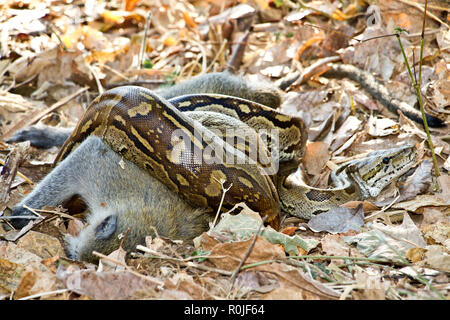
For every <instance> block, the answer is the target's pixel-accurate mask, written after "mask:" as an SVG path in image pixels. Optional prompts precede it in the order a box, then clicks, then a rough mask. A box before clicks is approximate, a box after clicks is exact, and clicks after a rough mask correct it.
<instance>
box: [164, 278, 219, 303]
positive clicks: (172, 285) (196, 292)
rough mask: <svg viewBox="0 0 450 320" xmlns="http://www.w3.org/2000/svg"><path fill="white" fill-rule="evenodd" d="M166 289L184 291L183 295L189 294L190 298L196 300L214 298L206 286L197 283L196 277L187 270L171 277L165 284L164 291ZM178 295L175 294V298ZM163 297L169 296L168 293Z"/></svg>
mask: <svg viewBox="0 0 450 320" xmlns="http://www.w3.org/2000/svg"><path fill="white" fill-rule="evenodd" d="M166 290H173V291H174V292H175V290H176V291H177V292H182V293H183V295H187V296H188V297H190V299H195V300H210V299H213V297H212V296H211V295H210V294H209V293H208V291H207V290H206V289H205V288H203V287H202V286H200V285H199V284H197V283H195V281H194V278H193V277H192V276H191V275H188V274H186V273H185V272H179V273H177V274H175V275H174V276H173V277H172V278H171V279H167V280H166V282H165V284H164V291H166ZM171 295H172V294H171ZM183 295H181V296H183ZM176 297H180V296H179V294H178V293H177V294H175V296H174V298H176ZM161 298H163V299H164V298H168V297H167V295H166V294H163V296H162V297H161ZM176 299H177V298H176ZM183 299H184V298H183Z"/></svg>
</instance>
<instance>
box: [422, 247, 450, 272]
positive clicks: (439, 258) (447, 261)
mask: <svg viewBox="0 0 450 320" xmlns="http://www.w3.org/2000/svg"><path fill="white" fill-rule="evenodd" d="M426 249H427V252H426V253H425V257H426V259H425V262H426V263H427V264H428V265H429V266H430V267H431V268H434V269H438V270H442V271H445V272H450V255H449V254H448V251H447V252H445V251H446V250H445V249H444V248H443V247H442V246H438V245H432V246H427V248H426Z"/></svg>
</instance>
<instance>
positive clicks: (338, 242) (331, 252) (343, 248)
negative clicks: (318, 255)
mask: <svg viewBox="0 0 450 320" xmlns="http://www.w3.org/2000/svg"><path fill="white" fill-rule="evenodd" d="M320 243H321V245H322V250H323V251H324V253H325V254H326V255H328V256H348V255H349V253H350V248H351V247H350V246H349V245H348V244H346V243H345V242H344V240H343V239H342V236H341V235H338V234H327V235H326V236H325V237H323V238H322V239H321V240H320Z"/></svg>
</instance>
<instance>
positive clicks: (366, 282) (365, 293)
mask: <svg viewBox="0 0 450 320" xmlns="http://www.w3.org/2000/svg"><path fill="white" fill-rule="evenodd" d="M355 280H356V287H357V288H358V291H354V292H353V296H354V298H355V299H356V300H386V289H387V288H388V287H389V282H385V281H383V280H382V275H381V274H380V273H376V274H374V273H372V274H369V273H368V272H366V271H362V270H358V271H357V272H356V274H355Z"/></svg>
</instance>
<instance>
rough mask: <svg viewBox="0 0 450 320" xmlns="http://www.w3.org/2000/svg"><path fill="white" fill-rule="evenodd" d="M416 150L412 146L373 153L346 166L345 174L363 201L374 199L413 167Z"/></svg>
mask: <svg viewBox="0 0 450 320" xmlns="http://www.w3.org/2000/svg"><path fill="white" fill-rule="evenodd" d="M416 158H417V149H416V148H415V147H414V146H413V145H407V146H403V147H398V148H393V149H387V150H380V151H374V152H371V153H369V154H368V155H367V157H366V158H364V159H361V160H353V161H351V162H350V163H349V164H348V166H347V170H346V171H347V174H348V175H349V176H350V177H351V178H352V179H353V181H355V183H356V184H357V185H358V186H359V189H360V195H361V197H362V198H363V199H365V198H369V197H376V196H377V195H378V194H379V193H380V192H381V190H383V189H384V188H385V187H386V186H387V185H388V184H390V183H391V182H392V181H393V180H395V179H397V178H398V177H400V176H401V175H403V174H404V173H406V172H407V171H408V170H409V169H410V168H411V167H413V166H414V164H415V162H416Z"/></svg>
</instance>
